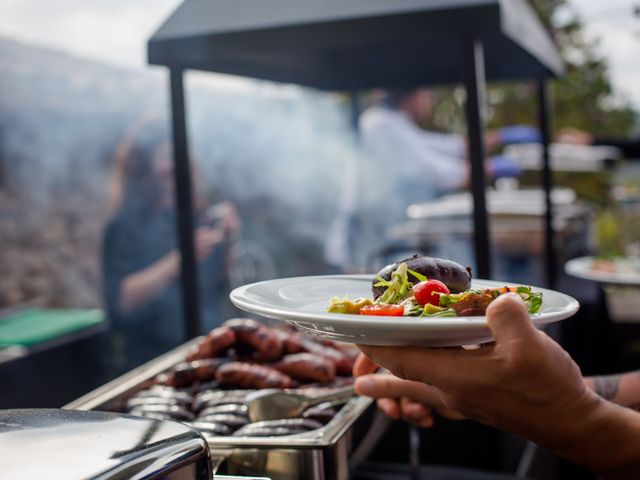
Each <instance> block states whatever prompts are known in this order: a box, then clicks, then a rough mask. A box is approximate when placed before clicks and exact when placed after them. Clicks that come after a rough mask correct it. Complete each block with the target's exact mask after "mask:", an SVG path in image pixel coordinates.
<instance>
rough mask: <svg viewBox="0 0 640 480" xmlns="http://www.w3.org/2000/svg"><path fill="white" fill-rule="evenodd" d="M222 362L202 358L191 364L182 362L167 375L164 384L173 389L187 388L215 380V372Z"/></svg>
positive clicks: (220, 360)
mask: <svg viewBox="0 0 640 480" xmlns="http://www.w3.org/2000/svg"><path fill="white" fill-rule="evenodd" d="M223 362H224V360H222V359H219V358H203V359H201V360H194V361H192V362H182V363H179V364H178V365H176V366H175V367H173V369H172V370H171V371H170V372H168V373H167V378H166V380H165V382H166V384H168V385H171V386H173V387H178V388H181V387H189V386H191V385H193V383H195V382H208V381H210V380H214V379H215V378H216V372H217V371H218V368H219V367H220V365H222V363H223Z"/></svg>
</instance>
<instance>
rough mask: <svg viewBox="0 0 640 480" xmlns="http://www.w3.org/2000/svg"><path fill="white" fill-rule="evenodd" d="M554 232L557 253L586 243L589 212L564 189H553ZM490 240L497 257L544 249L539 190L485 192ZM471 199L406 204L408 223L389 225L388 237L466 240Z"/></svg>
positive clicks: (470, 227)
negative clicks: (559, 246)
mask: <svg viewBox="0 0 640 480" xmlns="http://www.w3.org/2000/svg"><path fill="white" fill-rule="evenodd" d="M551 199H552V202H553V206H554V222H555V223H554V231H555V232H556V235H557V236H558V244H559V245H561V246H562V247H563V252H562V253H567V255H570V254H571V253H574V251H581V250H582V249H584V248H586V245H587V232H588V225H589V218H590V217H589V212H588V210H587V209H586V208H585V207H584V205H582V204H580V203H579V202H577V201H576V196H575V193H574V192H572V191H571V190H569V189H556V190H554V191H553V192H552V196H551ZM487 210H488V212H489V215H490V222H491V240H492V243H493V245H495V247H496V252H497V253H498V254H499V255H524V256H537V255H541V254H542V252H543V251H544V221H543V220H544V214H545V204H544V192H543V191H542V190H515V189H511V188H504V189H500V190H492V191H489V192H487ZM472 211H473V203H472V199H471V195H470V194H468V193H462V194H455V195H448V196H445V197H443V198H442V199H440V200H438V201H435V202H429V203H423V204H415V205H411V206H410V207H409V208H408V210H407V217H408V221H407V222H406V223H403V224H401V225H398V226H396V227H394V228H392V229H391V231H390V232H389V236H390V238H391V239H392V240H394V241H399V240H403V241H405V242H407V243H410V244H413V245H419V246H424V245H426V246H430V245H441V244H445V243H446V242H448V241H450V240H451V239H452V238H459V239H464V240H468V239H470V238H471V236H472V234H473V223H472V220H471V218H472Z"/></svg>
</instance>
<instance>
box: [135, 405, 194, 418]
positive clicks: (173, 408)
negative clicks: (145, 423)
mask: <svg viewBox="0 0 640 480" xmlns="http://www.w3.org/2000/svg"><path fill="white" fill-rule="evenodd" d="M129 414H130V415H137V416H143V417H144V416H147V415H148V414H154V415H155V414H161V415H168V416H169V417H171V418H172V419H174V420H188V421H190V420H193V419H194V418H196V416H195V415H194V414H193V412H190V411H189V410H187V409H186V408H183V407H179V406H177V405H144V406H139V407H135V408H132V409H131V410H129Z"/></svg>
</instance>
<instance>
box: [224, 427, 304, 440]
mask: <svg viewBox="0 0 640 480" xmlns="http://www.w3.org/2000/svg"><path fill="white" fill-rule="evenodd" d="M249 426H250V425H247V426H244V427H242V428H241V429H240V430H237V431H236V432H234V434H233V436H234V437H283V436H285V435H295V434H298V433H305V432H306V431H307V430H305V429H304V428H301V427H296V428H293V427H279V428H265V427H263V428H253V429H250V430H245V429H246V428H247V427H249Z"/></svg>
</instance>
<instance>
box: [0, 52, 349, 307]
mask: <svg viewBox="0 0 640 480" xmlns="http://www.w3.org/2000/svg"><path fill="white" fill-rule="evenodd" d="M0 64H1V65H2V66H3V75H2V76H0V138H1V139H2V143H1V144H0V149H1V150H0V174H1V175H2V177H1V178H0V180H1V181H2V184H0V195H2V196H3V197H7V196H10V197H11V198H14V199H15V198H19V199H20V200H19V201H18V202H0V210H2V212H0V213H2V214H3V215H5V216H7V215H9V216H12V218H14V219H16V220H17V221H14V222H13V223H12V225H13V226H12V228H13V229H14V230H16V229H21V228H22V227H21V225H26V224H29V225H31V226H33V228H30V229H28V231H27V230H25V229H23V228H22V230H23V231H22V233H21V234H19V235H18V234H12V236H11V238H12V242H13V243H19V242H20V238H24V237H25V236H29V237H33V238H41V239H42V240H41V241H39V242H36V244H37V245H35V246H34V247H33V250H32V251H31V254H33V255H38V254H41V255H48V256H49V257H51V258H54V259H53V260H52V259H51V258H48V259H47V261H46V262H44V263H47V265H49V264H51V263H59V264H60V267H59V268H53V269H44V268H43V269H42V270H43V271H44V270H46V271H49V270H52V271H54V272H59V273H58V275H59V278H56V279H51V281H52V282H58V283H60V284H61V285H63V286H64V290H65V292H66V294H65V295H66V300H63V301H62V302H60V301H59V298H58V301H56V303H68V304H76V303H81V304H90V303H94V304H95V303H99V292H100V287H99V278H100V272H99V262H98V257H99V246H100V242H101V236H102V228H103V226H104V223H105V222H106V220H107V209H106V203H107V185H108V180H109V177H110V175H111V172H112V167H113V155H114V150H115V147H116V145H117V144H118V142H119V141H120V140H121V138H122V136H123V134H124V133H125V131H126V130H127V129H128V128H129V127H130V125H131V124H132V123H133V122H134V121H135V120H136V119H137V118H138V117H139V116H140V115H142V114H144V113H146V112H149V111H156V112H157V111H159V112H164V113H166V116H167V119H169V114H168V97H169V89H168V80H167V74H166V72H165V71H164V70H160V69H158V70H155V71H149V70H146V71H131V70H125V69H115V68H111V67H107V66H104V65H101V64H99V63H92V62H88V61H84V60H78V59H75V58H73V57H69V56H67V55H65V54H60V53H57V52H54V51H50V50H45V49H36V48H31V47H26V46H24V45H21V44H18V43H15V42H11V41H4V40H0ZM187 78H188V81H187V113H188V132H189V136H190V143H191V145H190V146H191V152H192V154H193V158H194V160H195V163H196V164H197V168H196V174H197V175H199V176H200V177H201V178H202V179H203V180H204V184H205V186H206V188H207V190H208V191H209V192H210V195H209V199H210V202H211V203H213V202H215V201H218V200H230V201H232V202H234V203H235V204H236V206H237V208H238V210H239V212H240V214H241V216H242V219H243V222H244V229H243V232H244V236H245V238H246V239H249V240H251V241H253V242H254V243H256V242H257V243H258V244H260V245H261V246H262V247H263V248H264V250H265V251H266V252H267V254H268V255H269V256H270V257H271V258H270V260H271V261H272V263H273V264H274V265H275V271H273V272H272V274H277V275H298V274H316V273H322V272H323V271H324V270H325V269H326V267H327V266H326V265H325V263H324V261H323V260H322V246H323V243H324V241H325V239H326V236H327V231H328V229H329V226H330V224H331V221H332V219H333V217H334V216H335V214H336V212H337V210H338V207H339V204H340V201H341V197H342V195H343V191H344V186H345V182H346V180H347V179H346V175H347V171H348V169H349V165H352V164H353V162H355V161H356V158H357V156H358V151H357V147H356V142H355V136H354V134H353V132H352V129H351V127H350V123H349V116H348V109H347V106H346V105H345V104H344V102H343V101H341V99H340V98H339V97H337V96H334V95H330V94H326V93H320V92H315V91H311V90H305V89H301V88H297V87H293V86H274V85H273V84H269V83H266V82H258V81H243V82H238V85H241V86H242V88H222V87H220V82H216V81H210V82H209V81H206V80H202V79H198V81H193V79H192V78H191V77H187ZM212 78H213V77H212ZM227 83H228V82H227ZM9 205H11V207H9ZM38 225H40V227H41V228H40V229H38V228H37V227H38ZM1 230H2V229H1V228H0V233H2V231H1ZM45 231H54V232H57V233H56V235H53V238H52V236H51V235H49V236H47V235H44V234H43V232H45ZM14 233H15V232H14ZM3 237H4V238H3V242H4V240H6V239H7V238H8V235H6V232H5V233H3ZM65 245H66V246H65ZM65 249H66V250H65ZM62 250H64V251H65V253H64V255H61V254H60V255H59V254H57V253H55V252H58V253H59V251H62ZM52 251H53V252H54V253H51V254H49V253H46V252H52ZM74 252H75V253H76V254H77V256H74ZM7 259H8V257H7V255H6V254H5V255H3V256H1V257H0V264H1V265H0V268H1V267H6V265H7V264H8V260H7ZM18 267H19V266H16V267H15V268H16V269H18ZM78 270H80V273H78ZM16 275H17V273H16ZM80 291H82V292H84V293H83V294H82V299H81V300H79V299H78V298H77V293H76V292H80ZM88 291H93V292H95V298H93V299H92V298H91V295H90V294H88V293H87V292H88ZM56 295H57V296H58V297H60V296H61V294H60V288H58V289H57V290H56ZM62 296H63V297H64V295H62ZM14 298H15V296H14ZM0 301H1V299H0Z"/></svg>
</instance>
